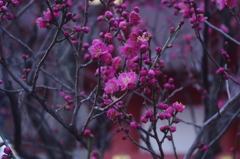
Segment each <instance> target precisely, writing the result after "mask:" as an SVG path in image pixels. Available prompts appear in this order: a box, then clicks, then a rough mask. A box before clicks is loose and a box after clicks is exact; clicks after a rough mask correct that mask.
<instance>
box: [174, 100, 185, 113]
mask: <svg viewBox="0 0 240 159" xmlns="http://www.w3.org/2000/svg"><path fill="white" fill-rule="evenodd" d="M172 107H173V108H174V109H175V110H176V111H177V112H183V110H184V109H185V105H183V104H182V103H178V102H175V103H173V105H172Z"/></svg>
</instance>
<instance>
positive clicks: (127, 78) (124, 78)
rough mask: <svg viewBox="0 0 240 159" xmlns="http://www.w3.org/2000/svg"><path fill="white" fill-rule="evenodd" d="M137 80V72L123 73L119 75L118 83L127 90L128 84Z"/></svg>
mask: <svg viewBox="0 0 240 159" xmlns="http://www.w3.org/2000/svg"><path fill="white" fill-rule="evenodd" d="M136 80H137V74H136V73H135V72H128V73H125V72H124V73H121V74H120V75H119V76H118V83H119V85H120V86H121V89H122V90H126V89H127V86H128V84H130V83H135V82H136Z"/></svg>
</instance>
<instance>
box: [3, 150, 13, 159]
mask: <svg viewBox="0 0 240 159" xmlns="http://www.w3.org/2000/svg"><path fill="white" fill-rule="evenodd" d="M3 152H4V153H5V154H3V155H2V159H12V156H13V153H12V150H11V149H10V147H5V148H4V150H3Z"/></svg>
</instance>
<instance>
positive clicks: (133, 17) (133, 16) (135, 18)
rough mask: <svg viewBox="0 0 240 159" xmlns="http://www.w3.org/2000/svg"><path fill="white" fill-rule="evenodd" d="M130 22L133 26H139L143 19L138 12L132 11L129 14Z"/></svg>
mask: <svg viewBox="0 0 240 159" xmlns="http://www.w3.org/2000/svg"><path fill="white" fill-rule="evenodd" d="M129 22H130V23H131V24H133V25H135V26H137V25H139V24H140V23H141V22H142V19H141V17H140V15H139V14H138V13H137V12H135V11H132V12H131V13H130V14H129Z"/></svg>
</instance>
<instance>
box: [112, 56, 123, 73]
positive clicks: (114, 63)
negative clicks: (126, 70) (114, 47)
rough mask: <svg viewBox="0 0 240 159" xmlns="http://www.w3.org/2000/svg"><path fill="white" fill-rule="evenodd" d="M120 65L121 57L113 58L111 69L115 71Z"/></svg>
mask: <svg viewBox="0 0 240 159" xmlns="http://www.w3.org/2000/svg"><path fill="white" fill-rule="evenodd" d="M121 64H122V59H121V57H119V56H117V57H114V58H113V61H112V67H113V68H114V69H115V70H117V69H118V68H119V67H120V66H121Z"/></svg>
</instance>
